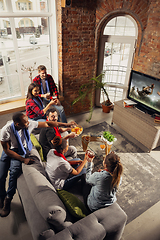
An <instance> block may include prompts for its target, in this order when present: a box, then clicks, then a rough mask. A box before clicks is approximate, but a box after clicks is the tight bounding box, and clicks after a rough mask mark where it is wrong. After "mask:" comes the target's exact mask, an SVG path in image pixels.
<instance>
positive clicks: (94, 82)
mask: <svg viewBox="0 0 160 240" xmlns="http://www.w3.org/2000/svg"><path fill="white" fill-rule="evenodd" d="M104 75H105V73H101V74H100V75H98V76H97V77H93V78H91V79H90V80H89V82H88V83H85V84H83V85H82V86H81V87H80V88H79V96H78V97H77V98H76V99H75V100H74V101H73V102H72V105H74V104H75V103H77V102H78V101H80V100H81V102H82V104H84V101H85V97H86V96H88V98H89V100H90V108H89V110H90V115H89V118H88V119H87V120H86V121H87V122H89V121H90V120H91V118H92V113H93V106H94V103H93V93H94V92H95V90H97V89H100V90H102V91H103V93H104V95H105V96H106V100H104V101H103V103H102V109H103V112H107V113H109V112H110V110H111V108H112V107H113V104H112V102H111V101H110V99H109V96H108V93H107V91H106V89H105V84H106V83H105V82H104V81H103V80H104Z"/></svg>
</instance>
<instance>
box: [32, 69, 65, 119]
mask: <svg viewBox="0 0 160 240" xmlns="http://www.w3.org/2000/svg"><path fill="white" fill-rule="evenodd" d="M38 73H39V75H38V76H36V77H35V78H34V79H33V82H35V83H37V84H38V85H39V86H40V91H41V94H40V97H42V98H43V104H44V106H46V105H47V104H48V103H49V101H50V99H52V97H53V96H54V97H55V100H54V102H55V104H54V106H55V108H56V109H57V110H58V111H59V113H60V117H61V121H62V122H67V119H66V115H65V112H64V108H63V106H62V105H61V103H60V101H59V99H58V90H57V87H56V84H55V82H54V80H53V78H52V76H51V75H50V74H47V69H46V67H45V66H44V65H39V66H38Z"/></svg>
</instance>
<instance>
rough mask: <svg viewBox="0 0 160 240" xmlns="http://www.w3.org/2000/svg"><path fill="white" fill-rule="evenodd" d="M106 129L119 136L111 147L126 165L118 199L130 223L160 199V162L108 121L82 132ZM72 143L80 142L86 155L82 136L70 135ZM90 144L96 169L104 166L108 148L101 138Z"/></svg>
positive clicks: (77, 146)
mask: <svg viewBox="0 0 160 240" xmlns="http://www.w3.org/2000/svg"><path fill="white" fill-rule="evenodd" d="M103 131H110V132H111V133H112V134H114V135H115V137H116V138H117V141H116V142H114V144H113V146H112V149H111V150H113V151H115V152H116V153H117V154H118V155H119V156H120V159H121V162H122V164H123V167H124V172H123V181H122V184H121V186H120V187H119V190H118V192H117V202H118V204H119V205H120V206H121V208H122V209H123V210H124V211H125V212H126V214H127V216H128V222H127V223H129V222H131V221H132V220H133V219H135V218H136V217H138V216H139V215H141V214H142V213H143V212H145V211H146V210H147V209H148V208H150V207H151V206H153V205H154V204H155V203H157V202H158V201H159V200H160V191H159V189H160V162H158V161H157V160H155V159H154V158H152V157H151V156H150V155H149V154H148V153H145V152H143V151H142V150H141V149H140V148H139V147H137V146H136V145H135V144H133V143H132V142H130V141H129V140H128V139H126V138H125V137H124V136H123V135H122V134H121V133H119V132H118V131H117V130H115V129H114V126H109V125H108V124H107V123H106V122H103V123H100V124H97V125H94V126H92V127H89V128H86V129H84V131H83V133H82V135H83V134H91V135H101V134H102V133H103ZM70 145H74V146H76V148H77V150H78V154H79V156H80V157H81V159H83V158H84V152H83V149H82V144H81V136H79V137H77V138H75V139H70ZM88 148H89V149H92V150H93V151H94V152H95V154H96V157H95V159H94V171H97V170H98V169H99V168H101V167H102V159H103V157H102V156H103V155H104V151H102V150H101V149H100V143H98V142H90V143H89V145H88Z"/></svg>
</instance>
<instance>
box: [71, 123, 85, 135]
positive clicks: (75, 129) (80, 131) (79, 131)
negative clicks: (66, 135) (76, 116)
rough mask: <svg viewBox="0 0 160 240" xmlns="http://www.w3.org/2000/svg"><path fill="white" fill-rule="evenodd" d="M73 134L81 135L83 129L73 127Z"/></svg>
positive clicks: (77, 126)
mask: <svg viewBox="0 0 160 240" xmlns="http://www.w3.org/2000/svg"><path fill="white" fill-rule="evenodd" d="M71 132H74V133H75V134H76V135H78V136H79V135H80V134H81V133H82V132H83V127H82V126H80V125H76V126H73V127H71Z"/></svg>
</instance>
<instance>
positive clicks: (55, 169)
mask: <svg viewBox="0 0 160 240" xmlns="http://www.w3.org/2000/svg"><path fill="white" fill-rule="evenodd" d="M51 142H52V144H53V146H54V149H51V150H50V151H49V152H48V154H47V164H46V172H47V174H48V176H49V178H50V181H51V183H52V184H53V186H54V187H55V188H56V189H62V188H63V189H65V190H67V189H69V188H71V187H72V186H73V185H74V183H75V182H77V181H78V180H79V179H85V173H86V169H85V168H83V167H84V165H85V163H86V162H87V157H86V155H85V157H84V160H83V161H82V160H80V159H77V160H76V161H67V160H66V158H65V156H64V153H65V152H67V150H68V144H67V141H66V140H65V139H63V138H60V137H59V136H55V137H54V138H53V140H51ZM71 164H72V165H73V164H76V165H77V164H78V167H77V168H76V169H75V168H73V167H72V166H71Z"/></svg>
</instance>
